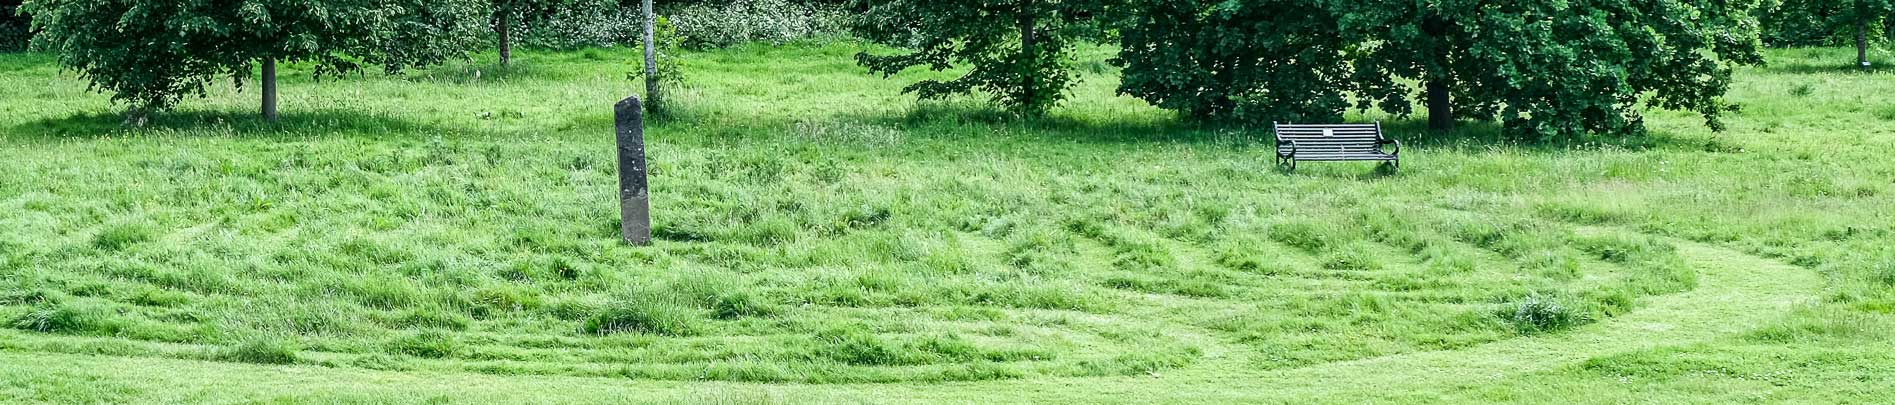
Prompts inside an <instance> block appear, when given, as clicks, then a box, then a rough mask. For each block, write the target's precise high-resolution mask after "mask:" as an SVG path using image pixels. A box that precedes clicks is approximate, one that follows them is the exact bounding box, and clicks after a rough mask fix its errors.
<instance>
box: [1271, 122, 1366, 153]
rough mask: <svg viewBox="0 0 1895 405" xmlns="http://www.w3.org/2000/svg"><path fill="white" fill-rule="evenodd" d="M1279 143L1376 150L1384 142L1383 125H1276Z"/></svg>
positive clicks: (1301, 146) (1303, 146)
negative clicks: (1287, 142) (1288, 142)
mask: <svg viewBox="0 0 1895 405" xmlns="http://www.w3.org/2000/svg"><path fill="white" fill-rule="evenodd" d="M1276 139H1277V141H1278V142H1283V141H1290V142H1295V143H1296V146H1297V148H1298V149H1303V148H1325V147H1326V148H1337V149H1355V148H1374V147H1376V145H1377V144H1378V143H1380V142H1381V141H1382V124H1381V123H1374V124H1319V125H1309V124H1276Z"/></svg>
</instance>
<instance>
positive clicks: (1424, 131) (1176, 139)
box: [836, 103, 1729, 153]
mask: <svg viewBox="0 0 1895 405" xmlns="http://www.w3.org/2000/svg"><path fill="white" fill-rule="evenodd" d="M836 119H838V120H845V121H850V120H852V121H856V122H863V123H870V124H877V125H886V126H891V127H895V128H900V129H901V130H902V131H903V132H904V133H907V134H910V135H915V136H919V137H924V138H927V137H952V138H958V139H968V140H996V139H995V138H992V136H993V134H1000V135H999V136H1001V137H1005V139H1001V140H1002V141H1006V142H1008V143H1013V144H1016V145H1017V144H1018V143H1021V142H1033V141H1058V142H1065V143H1078V144H1120V145H1139V144H1149V145H1165V144H1184V145H1196V146H1220V147H1230V148H1236V149H1250V148H1258V149H1264V150H1268V149H1272V148H1274V145H1275V135H1274V134H1273V132H1272V129H1271V128H1270V127H1269V126H1268V125H1267V124H1266V125H1261V126H1255V125H1252V126H1246V125H1239V124H1232V123H1220V122H1214V121H1194V120H1191V119H1187V118H1180V117H1176V116H1172V115H1168V114H1165V115H1146V116H1138V117H1133V118H1132V119H1113V118H1111V117H1107V118H1103V119H1099V118H1094V117H1087V116H1083V115H1074V114H1060V113H1057V112H1056V113H1054V114H1052V115H1049V116H1046V117H1039V118H1026V117H1020V116H1017V115H1013V114H1010V113H1008V112H1005V111H1000V110H998V109H995V108H991V107H986V106H984V105H980V104H970V103H941V104H934V103H924V104H922V105H919V106H917V107H916V108H914V109H911V110H908V111H907V112H906V113H903V114H883V115H852V116H838V117H836ZM1343 121H1344V122H1347V123H1374V122H1376V121H1374V120H1372V119H1368V118H1364V117H1362V116H1359V115H1356V114H1351V115H1350V117H1349V118H1348V119H1345V120H1343ZM1381 124H1382V129H1383V132H1384V134H1385V135H1386V136H1388V137H1389V138H1391V139H1395V140H1397V141H1400V142H1401V143H1402V146H1403V147H1404V148H1405V151H1406V152H1410V153H1413V152H1419V151H1423V150H1428V149H1488V148H1504V149H1511V150H1519V151H1523V152H1546V153H1557V152H1568V151H1575V150H1595V149H1606V148H1610V149H1630V150H1647V149H1688V150H1700V149H1701V150H1710V151H1722V150H1726V149H1729V148H1728V147H1724V146H1720V145H1715V143H1716V140H1715V139H1711V140H1708V141H1707V140H1706V139H1703V138H1692V137H1684V136H1679V135H1677V134H1671V133H1666V132H1662V131H1649V132H1647V133H1644V134H1633V135H1623V136H1613V135H1590V136H1583V137H1577V138H1557V139H1547V140H1536V139H1526V138H1522V137H1518V136H1513V135H1510V134H1508V133H1507V131H1506V130H1505V128H1503V127H1502V126H1501V125H1500V124H1499V123H1495V122H1465V121H1464V122H1461V123H1459V125H1458V126H1457V128H1456V129H1455V130H1453V131H1447V132H1441V131H1435V130H1432V129H1429V128H1428V123H1427V121H1426V119H1425V118H1406V119H1395V120H1387V121H1382V122H1381ZM983 137H988V138H983Z"/></svg>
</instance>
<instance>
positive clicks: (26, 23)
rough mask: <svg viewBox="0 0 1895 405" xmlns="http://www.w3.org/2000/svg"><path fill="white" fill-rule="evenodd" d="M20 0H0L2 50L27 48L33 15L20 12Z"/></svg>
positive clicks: (0, 43)
mask: <svg viewBox="0 0 1895 405" xmlns="http://www.w3.org/2000/svg"><path fill="white" fill-rule="evenodd" d="M19 11H20V0H0V52H10V51H19V50H24V49H26V45H27V42H28V39H30V38H31V37H32V31H31V30H30V29H29V28H30V27H31V25H32V23H31V17H27V16H25V15H21V14H19Z"/></svg>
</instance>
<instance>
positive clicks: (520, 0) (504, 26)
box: [488, 0, 580, 66]
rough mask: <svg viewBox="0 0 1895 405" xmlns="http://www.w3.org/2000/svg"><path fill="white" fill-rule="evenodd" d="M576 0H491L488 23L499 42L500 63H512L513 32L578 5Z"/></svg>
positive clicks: (539, 22) (544, 20) (522, 29)
mask: <svg viewBox="0 0 1895 405" xmlns="http://www.w3.org/2000/svg"><path fill="white" fill-rule="evenodd" d="M578 3H580V1H578V0H492V3H490V4H489V5H490V6H492V7H493V9H492V14H491V15H490V16H489V17H488V20H489V21H488V23H489V24H492V25H493V32H494V34H495V36H496V37H498V38H499V42H500V44H499V45H500V64H501V65H503V66H504V65H512V64H513V34H514V33H515V32H519V31H524V30H526V29H528V28H531V27H532V26H534V25H537V24H541V23H544V22H546V21H547V20H548V19H551V18H552V17H553V15H554V14H556V13H558V12H559V10H561V9H564V8H568V7H573V6H576V5H578Z"/></svg>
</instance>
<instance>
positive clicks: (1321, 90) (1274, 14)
mask: <svg viewBox="0 0 1895 405" xmlns="http://www.w3.org/2000/svg"><path fill="white" fill-rule="evenodd" d="M1131 5H1132V6H1133V9H1134V10H1136V12H1135V13H1130V14H1132V15H1133V16H1132V17H1131V18H1130V19H1128V20H1125V21H1123V23H1122V24H1121V27H1120V28H1119V34H1120V47H1119V49H1120V50H1119V56H1118V58H1116V59H1115V60H1114V61H1113V63H1115V64H1117V65H1119V66H1122V67H1124V68H1125V70H1124V79H1123V80H1121V81H1120V84H1119V93H1121V94H1127V95H1132V96H1135V97H1138V98H1140V99H1144V100H1145V101H1147V102H1150V103H1152V105H1156V106H1158V107H1162V108H1166V109H1170V110H1175V111H1179V112H1181V113H1184V114H1186V115H1188V116H1191V117H1194V118H1199V119H1220V120H1231V121H1237V122H1242V123H1252V124H1260V123H1268V122H1274V121H1285V122H1326V121H1335V120H1339V119H1341V118H1342V113H1343V111H1344V110H1346V109H1348V107H1349V102H1348V100H1347V99H1345V98H1344V97H1343V94H1342V92H1341V91H1340V90H1341V89H1344V88H1346V87H1347V86H1348V83H1347V81H1346V79H1348V70H1347V69H1348V65H1347V64H1346V63H1345V62H1344V60H1343V51H1344V50H1345V49H1346V48H1348V47H1349V46H1350V45H1353V44H1351V43H1350V42H1349V41H1348V39H1346V38H1344V37H1343V36H1342V34H1341V32H1340V28H1339V26H1338V25H1337V19H1336V18H1334V16H1333V15H1331V12H1330V10H1328V9H1325V8H1324V7H1322V6H1321V5H1320V4H1319V3H1317V2H1310V1H1302V0H1247V1H1225V0H1137V1H1134V2H1132V3H1131Z"/></svg>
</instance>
